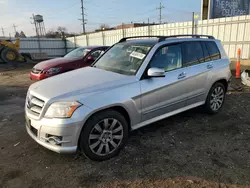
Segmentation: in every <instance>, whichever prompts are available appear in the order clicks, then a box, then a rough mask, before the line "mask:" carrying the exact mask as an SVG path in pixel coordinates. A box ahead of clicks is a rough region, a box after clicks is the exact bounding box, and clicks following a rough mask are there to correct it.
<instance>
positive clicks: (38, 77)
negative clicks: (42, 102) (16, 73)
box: [30, 72, 52, 80]
mask: <svg viewBox="0 0 250 188" xmlns="http://www.w3.org/2000/svg"><path fill="white" fill-rule="evenodd" d="M51 76H52V75H51ZM51 76H49V75H46V74H40V73H39V74H34V73H32V72H31V73H30V79H31V80H43V79H45V78H49V77H51Z"/></svg>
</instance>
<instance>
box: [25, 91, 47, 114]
mask: <svg viewBox="0 0 250 188" xmlns="http://www.w3.org/2000/svg"><path fill="white" fill-rule="evenodd" d="M43 106H44V101H43V100H41V99H39V98H37V97H35V96H32V95H28V96H27V101H26V107H27V109H28V110H29V112H30V113H31V114H33V115H35V116H37V117H38V116H40V114H41V113H42V109H43Z"/></svg>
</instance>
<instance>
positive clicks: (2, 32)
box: [2, 28, 4, 37]
mask: <svg viewBox="0 0 250 188" xmlns="http://www.w3.org/2000/svg"><path fill="white" fill-rule="evenodd" d="M2 34H3V37H4V29H3V28H2Z"/></svg>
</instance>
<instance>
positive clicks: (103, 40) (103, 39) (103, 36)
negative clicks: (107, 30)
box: [102, 31, 105, 46]
mask: <svg viewBox="0 0 250 188" xmlns="http://www.w3.org/2000/svg"><path fill="white" fill-rule="evenodd" d="M102 44H103V46H104V45H105V35H104V31H102Z"/></svg>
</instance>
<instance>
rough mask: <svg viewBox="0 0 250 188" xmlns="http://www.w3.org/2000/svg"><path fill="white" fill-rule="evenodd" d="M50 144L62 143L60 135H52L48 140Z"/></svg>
mask: <svg viewBox="0 0 250 188" xmlns="http://www.w3.org/2000/svg"><path fill="white" fill-rule="evenodd" d="M47 141H48V142H49V143H50V144H53V145H61V141H62V140H61V139H60V138H59V137H56V136H51V137H49V138H48V140H47Z"/></svg>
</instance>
